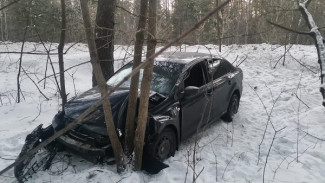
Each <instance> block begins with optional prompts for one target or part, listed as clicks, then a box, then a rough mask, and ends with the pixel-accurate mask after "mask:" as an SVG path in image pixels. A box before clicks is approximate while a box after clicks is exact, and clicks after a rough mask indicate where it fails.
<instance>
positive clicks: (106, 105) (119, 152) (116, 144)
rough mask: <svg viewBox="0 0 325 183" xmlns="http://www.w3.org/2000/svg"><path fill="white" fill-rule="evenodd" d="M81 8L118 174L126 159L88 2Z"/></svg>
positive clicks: (81, 1) (83, 0)
mask: <svg viewBox="0 0 325 183" xmlns="http://www.w3.org/2000/svg"><path fill="white" fill-rule="evenodd" d="M80 6H81V10H82V17H83V19H84V26H85V31H86V37H87V42H88V48H89V53H90V59H91V64H92V66H93V70H94V74H95V77H96V81H97V83H98V87H99V90H100V93H101V96H102V97H103V101H102V105H103V109H104V115H105V121H106V129H107V133H108V136H109V139H110V143H111V144H112V147H113V151H114V156H115V161H116V166H117V172H121V171H122V170H123V161H122V160H123V158H124V155H123V154H124V153H123V149H122V145H121V143H120V141H119V138H118V136H117V133H116V131H115V129H116V128H115V125H114V121H113V117H112V110H111V104H110V101H109V98H108V97H104V96H106V95H107V93H108V89H107V85H106V81H105V79H104V77H103V75H102V74H101V73H102V70H101V67H100V61H99V58H98V54H97V50H96V43H95V39H94V38H95V36H94V33H93V31H92V28H91V22H90V15H89V10H88V0H80Z"/></svg>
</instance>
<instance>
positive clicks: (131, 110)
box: [125, 0, 148, 154]
mask: <svg viewBox="0 0 325 183" xmlns="http://www.w3.org/2000/svg"><path fill="white" fill-rule="evenodd" d="M147 9H148V0H141V4H140V17H139V22H138V27H137V33H136V40H135V45H134V60H133V67H132V69H133V70H134V68H136V67H137V66H138V65H140V63H141V58H142V47H143V42H144V31H145V28H146V19H147ZM138 86H139V73H137V74H135V76H134V77H132V78H131V85H130V94H129V103H128V110H127V117H126V125H125V140H126V141H125V144H126V145H127V150H126V151H127V154H131V153H132V151H133V139H134V123H135V121H134V119H135V115H136V105H137V99H138Z"/></svg>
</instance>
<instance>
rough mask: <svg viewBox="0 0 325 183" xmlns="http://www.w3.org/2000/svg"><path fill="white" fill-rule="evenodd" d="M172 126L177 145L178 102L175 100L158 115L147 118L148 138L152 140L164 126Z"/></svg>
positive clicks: (178, 134)
mask: <svg viewBox="0 0 325 183" xmlns="http://www.w3.org/2000/svg"><path fill="white" fill-rule="evenodd" d="M168 127H169V128H172V129H173V130H174V131H175V133H176V137H177V145H178V144H179V142H180V104H179V102H175V103H174V104H172V105H170V106H168V108H167V109H166V110H165V112H163V114H159V115H151V117H150V119H149V133H150V135H149V136H150V137H149V138H148V140H149V141H150V140H153V139H154V138H155V137H156V136H157V135H159V134H160V133H161V132H162V131H163V130H164V129H165V128H168Z"/></svg>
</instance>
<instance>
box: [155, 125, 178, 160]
mask: <svg viewBox="0 0 325 183" xmlns="http://www.w3.org/2000/svg"><path fill="white" fill-rule="evenodd" d="M176 144H177V142H176V134H175V132H174V130H172V129H171V128H166V129H164V130H163V131H162V132H161V133H160V134H159V135H158V136H157V137H156V139H155V141H154V142H153V157H155V158H156V159H158V160H160V161H164V160H165V159H167V158H169V157H170V156H174V154H175V151H176Z"/></svg>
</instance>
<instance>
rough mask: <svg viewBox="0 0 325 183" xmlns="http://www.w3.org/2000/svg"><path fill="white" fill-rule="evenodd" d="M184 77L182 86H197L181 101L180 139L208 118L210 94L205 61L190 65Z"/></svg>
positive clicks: (193, 131)
mask: <svg viewBox="0 0 325 183" xmlns="http://www.w3.org/2000/svg"><path fill="white" fill-rule="evenodd" d="M186 75H187V76H185V78H184V81H183V82H184V83H183V84H184V88H186V87H192V88H195V87H197V92H196V93H195V94H193V95H190V96H186V95H185V96H184V97H182V99H181V100H180V103H181V114H182V118H181V119H182V120H181V139H182V140H183V139H186V138H187V137H188V136H190V135H191V134H193V133H195V132H196V131H197V129H198V128H200V127H201V126H203V125H204V124H206V122H207V121H208V120H209V114H210V109H211V94H212V93H210V94H208V92H209V90H208V89H209V88H208V84H207V83H209V81H208V74H207V62H206V61H205V62H200V63H198V64H196V65H194V66H193V67H191V68H190V69H189V70H188V72H187V74H186Z"/></svg>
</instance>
